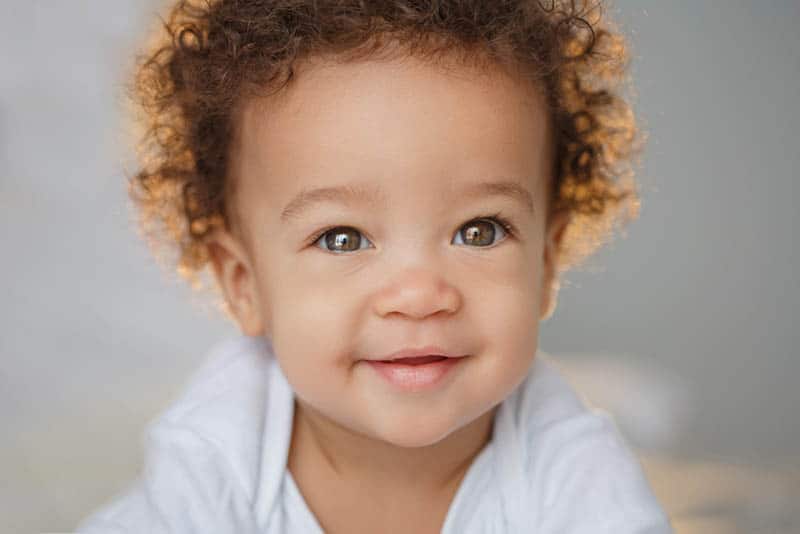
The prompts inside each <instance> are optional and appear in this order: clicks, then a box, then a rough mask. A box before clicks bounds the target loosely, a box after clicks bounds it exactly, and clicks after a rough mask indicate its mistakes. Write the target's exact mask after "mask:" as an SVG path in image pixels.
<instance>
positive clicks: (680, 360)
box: [0, 0, 800, 533]
mask: <svg viewBox="0 0 800 534" xmlns="http://www.w3.org/2000/svg"><path fill="white" fill-rule="evenodd" d="M161 5H162V4H161V2H158V1H155V0H114V1H107V0H102V1H101V0H72V1H70V2H57V1H53V0H51V1H41V0H36V1H30V0H26V1H21V0H18V1H11V0H0V244H2V258H3V261H2V262H0V276H2V280H3V281H2V288H3V289H2V300H0V322H1V324H2V335H0V362H2V364H1V365H0V418H1V419H0V422H2V428H3V431H2V440H0V473H2V476H0V531H2V532H47V531H51V532H52V531H69V530H71V529H72V528H74V527H75V525H76V524H77V522H78V521H79V520H80V519H82V518H83V517H85V516H86V515H87V514H88V513H89V512H90V511H92V510H94V509H96V508H97V507H98V506H100V505H101V504H103V503H105V502H106V501H107V500H108V499H110V498H111V496H112V495H114V494H115V493H117V492H118V491H120V490H121V489H122V488H123V487H124V486H125V485H126V484H128V483H129V482H130V481H131V480H132V479H133V478H134V477H135V476H136V474H137V472H138V470H139V468H140V467H141V461H142V449H141V438H142V432H143V430H144V426H145V425H146V424H147V422H148V421H149V420H150V419H151V418H153V417H154V416H155V415H156V414H157V413H159V412H160V411H161V410H163V409H164V408H165V407H166V406H167V405H168V404H169V402H170V401H171V400H172V399H173V398H174V397H175V396H176V395H177V394H178V392H179V391H180V389H181V387H182V385H183V384H184V383H185V380H186V379H187V378H188V376H189V374H190V373H191V372H192V370H193V369H195V368H196V367H197V366H198V365H199V364H200V362H201V361H202V359H203V358H204V356H205V353H206V351H207V350H208V348H209V347H210V346H211V345H212V344H214V343H215V342H216V341H218V340H220V339H222V338H225V337H227V336H232V335H236V333H237V331H236V329H235V328H234V327H233V325H231V324H229V323H227V322H226V320H225V319H223V318H222V317H221V316H219V315H216V312H215V311H214V309H213V307H211V305H210V304H209V303H208V302H207V301H206V300H202V299H199V298H198V297H195V296H193V295H192V294H191V291H190V290H189V289H188V287H187V286H186V285H185V284H183V283H182V282H180V281H179V280H178V279H177V276H176V275H170V274H168V273H166V272H165V271H163V270H161V269H160V268H159V266H158V265H157V264H156V263H155V262H154V261H153V260H152V259H151V256H150V254H149V252H148V250H147V248H146V246H145V244H144V243H143V242H142V241H141V239H140V238H139V237H138V235H137V232H136V229H135V227H134V225H133V222H132V220H133V219H132V217H133V215H132V213H131V212H130V209H129V204H128V201H127V197H126V191H125V171H126V170H130V169H132V165H133V159H132V153H131V149H130V148H129V139H128V137H127V135H128V132H127V131H126V130H125V129H124V128H123V127H122V126H121V124H122V123H121V106H122V103H123V100H124V91H123V85H122V84H123V83H124V81H125V76H126V75H127V73H128V67H129V61H130V57H131V52H132V50H133V47H134V46H136V45H137V44H138V43H139V42H140V40H141V37H142V36H143V35H144V32H146V31H147V30H148V29H149V28H151V27H152V24H153V21H154V20H155V14H156V13H157V10H158V9H159V8H160V6H161ZM609 11H610V14H611V16H612V17H613V18H615V19H616V20H617V22H618V23H619V24H620V26H621V27H622V29H623V30H624V31H625V33H626V34H627V35H628V37H629V39H630V42H631V45H632V48H633V51H634V60H633V64H632V70H631V73H632V75H633V77H634V83H635V86H636V89H637V91H638V98H637V100H636V103H635V106H636V110H637V112H638V113H639V116H640V118H641V121H642V125H643V126H644V127H645V128H646V129H647V130H648V132H649V143H648V147H647V151H646V153H645V156H644V159H643V166H642V172H641V175H640V180H641V183H642V197H643V199H642V211H641V217H640V219H639V220H638V221H636V222H635V223H634V224H632V225H631V226H630V227H629V229H628V231H627V234H626V235H625V236H624V237H622V238H619V239H617V240H615V241H614V242H613V243H612V244H611V245H609V246H608V247H606V248H605V249H604V250H603V251H601V252H600V253H599V254H598V255H596V256H595V257H593V258H592V259H591V260H590V261H589V262H588V263H587V264H586V265H585V266H584V267H583V268H582V269H581V270H580V271H575V272H571V273H568V275H567V277H566V280H565V281H564V283H563V285H562V292H561V295H560V301H559V305H558V310H557V311H556V314H555V316H554V317H553V318H552V319H550V320H549V321H548V322H547V323H545V324H544V325H543V330H542V334H541V347H542V349H543V350H545V351H546V352H549V353H550V354H552V355H553V356H554V357H555V358H556V359H557V361H558V365H559V366H560V367H561V368H562V370H563V372H564V374H565V375H566V376H567V378H568V380H570V381H571V382H572V383H573V385H575V387H576V388H577V389H578V390H579V391H580V392H581V393H582V394H583V395H584V397H585V398H586V399H587V400H588V401H589V402H591V403H592V404H594V405H596V406H598V407H600V408H602V409H605V410H607V411H609V412H611V413H612V414H613V415H614V416H615V417H616V420H617V421H618V424H619V427H620V429H621V430H622V431H623V433H624V434H625V435H626V437H627V438H628V440H629V442H630V443H631V444H632V445H633V446H634V447H635V450H636V452H637V453H638V455H639V457H640V458H641V461H642V464H643V466H644V467H645V470H646V472H647V474H648V477H649V478H650V481H651V483H652V485H653V487H654V489H655V491H656V493H657V495H658V497H659V498H660V500H661V502H662V503H663V504H664V506H665V508H666V509H667V511H668V513H669V514H670V516H671V517H672V519H673V523H674V525H675V527H676V530H677V531H678V532H682V533H700V532H702V533H717V532H720V533H722V532H725V533H753V532H764V533H789V532H794V533H800V413H799V412H800V388H798V387H797V384H796V382H797V380H798V379H800V357H799V356H800V355H799V354H798V352H800V351H799V350H798V348H797V347H798V345H799V344H800V337H799V335H798V330H800V328H798V321H797V317H798V311H799V310H798V302H800V288H799V287H798V281H797V276H796V274H797V272H798V271H800V269H799V267H800V264H798V257H797V249H798V246H797V245H798V237H797V236H798V233H797V230H799V229H800V227H798V220H797V213H796V212H797V202H798V201H800V197H798V185H797V182H798V179H800V175H799V174H800V171H798V169H800V150H798V139H800V104H799V103H798V100H800V32H798V30H797V27H798V26H800V3H798V2H797V1H796V0H784V1H779V0H775V1H771V2H752V1H751V2H744V1H733V0H731V1H725V2H722V1H710V0H709V1H704V2H695V1H689V0H680V1H677V0H676V1H672V2H642V1H640V0H627V1H623V0H617V1H616V2H614V3H613V5H611V6H610V10H609Z"/></svg>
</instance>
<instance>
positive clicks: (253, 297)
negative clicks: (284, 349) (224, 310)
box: [207, 229, 265, 336]
mask: <svg viewBox="0 0 800 534" xmlns="http://www.w3.org/2000/svg"><path fill="white" fill-rule="evenodd" d="M207 245H208V252H209V256H210V260H211V265H212V266H213V268H214V275H215V276H216V279H217V284H218V285H219V288H220V290H221V291H222V294H223V296H224V297H225V302H226V304H227V307H228V311H229V312H230V314H231V315H233V317H234V318H235V320H236V322H238V323H239V328H240V329H241V331H242V333H243V334H245V335H247V336H263V335H265V327H264V318H263V317H262V311H261V307H260V305H259V304H260V303H261V302H262V300H261V298H260V295H259V288H258V284H257V283H256V276H255V274H256V273H255V271H254V269H253V266H252V263H251V261H250V255H249V254H248V252H247V250H246V248H245V246H244V245H243V244H242V242H241V241H240V240H239V239H238V238H237V237H235V236H234V235H232V234H231V233H229V232H228V231H226V230H224V229H217V230H216V231H215V232H214V233H213V234H212V235H211V236H209V238H208V240H207Z"/></svg>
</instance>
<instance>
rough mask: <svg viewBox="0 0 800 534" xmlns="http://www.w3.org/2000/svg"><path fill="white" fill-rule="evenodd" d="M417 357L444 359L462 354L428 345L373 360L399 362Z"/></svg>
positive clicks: (402, 350)
mask: <svg viewBox="0 0 800 534" xmlns="http://www.w3.org/2000/svg"><path fill="white" fill-rule="evenodd" d="M417 356H444V357H445V358H460V357H461V356H463V354H453V353H450V352H447V351H446V350H444V349H442V348H441V347H437V346H436V345H428V346H425V347H419V348H415V347H408V348H404V349H400V350H398V351H395V352H393V353H391V354H387V355H386V356H381V357H379V358H375V360H379V361H380V360H399V359H400V358H416V357H417Z"/></svg>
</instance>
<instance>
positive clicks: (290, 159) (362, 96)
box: [232, 57, 550, 209]
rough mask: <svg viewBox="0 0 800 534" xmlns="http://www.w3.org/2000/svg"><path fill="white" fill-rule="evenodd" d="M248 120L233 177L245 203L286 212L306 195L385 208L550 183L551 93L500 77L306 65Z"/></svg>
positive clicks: (256, 105) (405, 66)
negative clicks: (354, 198) (373, 198)
mask: <svg viewBox="0 0 800 534" xmlns="http://www.w3.org/2000/svg"><path fill="white" fill-rule="evenodd" d="M239 120H240V123H239V130H238V132H239V133H238V142H237V143H236V145H237V149H236V150H235V151H234V153H233V166H232V167H233V168H235V173H234V174H235V178H234V179H235V180H237V181H238V182H239V183H238V184H237V187H236V189H237V190H238V194H237V196H240V197H241V201H242V202H243V203H244V204H247V203H248V202H250V203H252V202H254V201H255V200H256V199H264V198H268V199H271V201H272V202H273V206H272V207H275V208H277V207H278V204H280V208H282V207H283V206H284V205H285V203H286V202H287V201H288V200H289V199H290V198H293V197H295V196H296V195H297V194H298V193H300V192H302V191H304V190H308V189H309V188H312V187H317V188H319V187H329V186H353V185H354V184H369V185H370V189H375V190H378V191H381V192H383V193H384V194H385V195H384V196H388V198H392V196H393V195H394V194H400V193H412V192H429V193H431V192H434V191H435V190H437V191H438V192H441V193H443V194H446V193H447V191H448V190H452V189H454V188H460V187H462V186H466V185H475V184H477V183H479V182H487V181H504V182H509V181H512V182H513V181H514V180H515V179H516V180H517V181H526V180H527V183H528V184H529V185H530V186H535V185H536V184H535V181H537V180H544V179H546V178H547V177H548V175H549V172H550V168H549V162H550V153H549V148H550V143H549V136H550V134H549V129H550V124H549V118H548V115H547V113H546V109H545V104H544V97H543V94H542V93H541V92H540V91H538V90H537V89H536V88H534V86H533V85H532V84H530V83H525V82H523V81H520V80H519V79H516V78H512V77H511V76H509V75H508V74H506V73H505V72H504V71H503V70H501V69H500V68H495V69H492V68H479V67H474V66H465V65H458V64H441V65H439V64H431V63H429V62H423V61H420V60H417V59H415V58H412V57H404V58H399V59H398V58H395V59H392V60H381V61H371V60H365V61H359V62H351V63H335V62H332V61H327V62H326V61H315V62H307V63H304V64H301V65H299V66H298V68H297V69H296V71H295V75H294V77H293V79H292V82H291V83H290V84H289V85H288V86H287V88H286V89H285V90H284V91H282V92H281V93H278V94H276V95H272V96H269V97H264V98H260V99H253V100H250V101H248V102H247V103H245V105H244V106H243V108H242V112H241V114H240V116H239ZM437 188H438V189H437ZM365 198H366V197H365ZM240 207H241V208H243V209H245V208H246V206H240Z"/></svg>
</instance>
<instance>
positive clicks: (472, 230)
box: [464, 221, 494, 245]
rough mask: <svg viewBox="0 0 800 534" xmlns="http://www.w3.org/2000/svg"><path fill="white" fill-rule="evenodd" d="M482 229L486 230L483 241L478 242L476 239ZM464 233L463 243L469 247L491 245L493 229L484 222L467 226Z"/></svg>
mask: <svg viewBox="0 0 800 534" xmlns="http://www.w3.org/2000/svg"><path fill="white" fill-rule="evenodd" d="M481 227H483V228H481ZM487 228H488V229H487ZM482 229H484V230H486V232H485V234H486V235H485V239H483V240H479V239H478V238H479V236H480V234H481V230H482ZM464 233H465V235H466V238H465V239H464V241H465V242H467V243H469V244H471V245H490V244H491V243H492V240H493V239H494V227H493V226H492V225H491V224H489V223H488V222H486V221H478V222H476V223H473V224H470V225H469V226H467V227H466V230H465V232H464Z"/></svg>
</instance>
